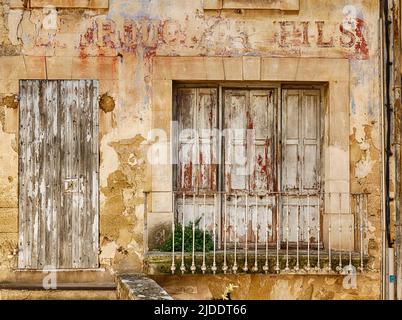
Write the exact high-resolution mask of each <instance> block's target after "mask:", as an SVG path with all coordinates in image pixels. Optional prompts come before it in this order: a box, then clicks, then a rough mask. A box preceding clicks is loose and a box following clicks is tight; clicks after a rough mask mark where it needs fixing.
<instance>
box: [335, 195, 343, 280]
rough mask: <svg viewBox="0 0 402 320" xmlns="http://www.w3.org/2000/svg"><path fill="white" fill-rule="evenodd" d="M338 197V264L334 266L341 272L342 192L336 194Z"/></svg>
mask: <svg viewBox="0 0 402 320" xmlns="http://www.w3.org/2000/svg"><path fill="white" fill-rule="evenodd" d="M338 197H339V212H338V224H339V225H338V232H339V233H338V242H339V243H338V246H339V264H338V267H337V268H336V269H337V271H338V272H342V269H343V267H342V218H341V214H342V212H341V211H342V193H339V194H338Z"/></svg>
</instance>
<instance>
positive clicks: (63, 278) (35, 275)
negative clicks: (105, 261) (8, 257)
mask: <svg viewBox="0 0 402 320" xmlns="http://www.w3.org/2000/svg"><path fill="white" fill-rule="evenodd" d="M52 272H54V277H55V279H56V281H57V283H59V284H61V283H114V282H115V280H114V277H113V276H112V275H111V274H110V272H109V271H107V270H105V269H77V270H70V269H69V270H55V271H52ZM49 273H50V272H49V271H46V272H44V271H42V270H14V271H8V272H7V271H5V272H1V273H0V283H27V284H28V283H33V284H42V281H43V279H44V278H45V277H46V276H48V275H49Z"/></svg>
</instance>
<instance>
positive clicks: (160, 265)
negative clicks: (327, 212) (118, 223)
mask: <svg viewBox="0 0 402 320" xmlns="http://www.w3.org/2000/svg"><path fill="white" fill-rule="evenodd" d="M331 254H332V256H331V266H332V272H333V273H335V274H336V273H339V272H338V271H337V267H338V266H339V252H335V251H332V252H331ZM223 257H224V254H223V251H217V252H216V256H215V259H216V266H217V268H218V270H217V273H222V266H223ZM296 257H297V255H296V250H290V251H289V257H288V262H289V268H290V272H289V273H296V272H295V271H294V267H295V265H296ZM236 258H237V259H236V260H237V265H238V270H237V273H244V271H243V270H242V269H243V266H244V253H243V252H237V255H236ZM194 260H195V265H196V266H197V270H196V271H195V273H196V274H201V273H202V272H201V270H200V268H199V266H201V265H202V260H203V255H202V253H199V252H197V253H195V259H194ZM307 260H308V255H307V251H304V250H303V251H302V250H300V252H299V266H300V271H299V272H298V273H300V274H328V270H327V269H328V261H329V255H328V252H326V251H322V252H320V267H321V270H319V271H317V270H315V267H316V265H317V252H316V251H313V252H310V268H311V269H310V271H309V272H307V271H306V270H305V267H306V265H307ZM205 261H206V265H207V271H206V273H208V274H210V273H212V272H211V265H212V261H213V253H212V252H208V253H206V254H205ZM226 261H227V265H228V271H227V272H228V273H232V271H231V268H232V266H233V261H234V253H233V252H232V251H228V252H227V253H226ZM175 262H176V263H175V265H176V271H175V274H181V271H180V265H181V253H180V252H176V253H175ZM254 262H255V256H254V252H251V251H249V254H248V269H249V271H248V272H247V273H264V271H263V269H262V267H263V266H264V265H265V252H260V253H258V254H257V264H258V272H253V271H252V268H253V266H254ZM368 262H369V257H368V256H367V255H365V256H364V257H363V263H364V270H366V266H367V264H368ZM184 263H185V266H186V272H185V274H191V271H190V266H191V263H192V254H191V252H186V253H185V254H184ZM268 265H269V271H268V273H269V274H276V271H275V267H276V252H274V251H270V253H269V257H268ZM279 265H280V269H281V271H280V274H283V273H284V269H285V266H286V252H285V250H281V251H280V252H279ZM347 265H349V252H342V266H347ZM352 265H353V266H354V267H355V268H356V270H357V271H359V267H360V253H359V252H352ZM171 266H172V253H171V252H160V251H149V252H148V253H147V255H146V256H145V262H144V268H145V270H144V271H145V273H147V274H150V275H158V274H172V271H171Z"/></svg>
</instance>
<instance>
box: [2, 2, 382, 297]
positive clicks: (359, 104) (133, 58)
mask: <svg viewBox="0 0 402 320" xmlns="http://www.w3.org/2000/svg"><path fill="white" fill-rule="evenodd" d="M9 4H10V1H9V0H1V1H0V45H1V46H0V101H4V103H2V104H1V105H0V141H1V143H0V269H3V270H5V269H6V270H10V269H11V268H15V267H16V255H17V253H18V251H17V243H18V242H17V236H18V226H17V219H18V212H17V211H18V210H17V206H18V204H17V200H18V192H17V187H18V168H17V166H18V154H17V151H18V148H17V146H18V144H17V125H18V124H17V109H13V108H11V107H10V105H5V104H6V101H9V100H10V99H8V100H7V99H6V100H3V98H4V97H7V96H10V95H12V94H18V79H27V78H30V79H43V78H46V77H48V78H49V79H69V78H73V79H77V78H95V79H99V80H100V86H101V89H100V93H101V94H103V93H107V94H108V95H110V96H111V97H113V98H114V100H115V107H114V109H113V110H112V111H110V112H107V113H105V112H103V111H101V115H100V117H101V118H100V127H101V141H100V151H101V167H100V184H101V185H100V207H101V212H100V233H101V237H100V245H101V252H100V261H101V264H102V265H103V266H110V267H112V268H113V269H114V270H119V271H122V270H130V271H140V270H141V269H142V262H143V258H144V257H143V216H144V212H143V211H144V206H143V203H144V195H143V191H144V190H147V189H149V188H150V186H151V177H150V175H149V166H147V163H146V154H147V148H148V145H149V143H148V142H149V141H148V131H149V129H150V128H151V112H150V110H151V103H152V100H151V97H152V67H153V66H152V58H153V57H154V56H232V57H240V56H244V55H248V56H263V57H279V58H280V57H307V58H308V57H315V58H317V57H322V58H347V59H349V60H350V74H351V76H350V88H349V89H350V173H351V177H350V179H351V185H350V190H351V191H352V192H359V191H368V192H370V193H371V195H370V197H369V201H370V203H369V208H370V212H369V222H370V228H369V230H370V236H369V238H370V241H369V248H370V252H369V253H370V256H371V259H370V263H369V267H370V268H371V269H372V273H373V274H378V273H379V267H380V261H381V260H380V248H381V243H380V209H381V207H380V168H381V158H380V139H381V137H380V134H381V130H380V126H381V123H380V104H379V102H380V96H379V64H378V57H379V46H378V37H379V35H378V12H379V8H378V4H377V1H363V0H360V1H359V0H356V1H342V0H337V1H329V0H328V1H322V0H301V1H300V11H299V12H295V11H288V12H281V11H270V10H250V11H233V10H224V11H214V10H211V11H204V10H203V9H202V1H201V0H195V1H187V0H176V1H174V5H172V1H170V0H139V1H131V0H111V1H110V5H109V10H102V9H96V10H90V9H60V10H58V11H57V17H56V18H55V19H53V18H54V16H52V13H49V12H48V11H46V10H42V9H40V8H39V9H32V10H22V9H13V8H10V6H9ZM351 15H352V16H353V17H354V18H353V19H352V20H350V19H349V20H348V17H350V16H351ZM346 25H348V26H350V28H349V29H348V28H345V26H346ZM311 80H314V79H311ZM147 141H148V142H147ZM151 237H152V235H151ZM279 278H281V279H282V276H279V277H278V279H279ZM239 279H240V278H239ZM309 279H310V278H309V277H307V276H306V277H305V278H304V279H303V280H298V281H302V282H303V283H304V282H307V283H309V281H310V280H309ZM376 279H377V278H376ZM281 281H282V280H281ZM283 281H285V280H283ZM311 281H312V282H314V281H320V284H319V286H321V285H323V286H324V287H325V286H327V283H326V280H325V279H324V280H313V279H312V278H311ZM331 281H332V280H331ZM257 282H258V281H257ZM362 283H366V280H362ZM279 285H280V283H279V282H278V284H275V286H279ZM367 286H369V287H370V288H372V289H367V290H366V289H364V290H363V289H362V290H363V291H364V292H366V291H370V290H372V292H370V293H367V292H366V293H363V292H362V293H361V294H362V297H368V296H370V297H374V298H375V297H379V295H380V289H379V286H380V282H379V279H377V280H370V281H367ZM328 288H329V289H328V290H329V291H336V290H338V289H336V286H329V285H328ZM330 288H332V289H330ZM277 289H278V290H279V289H280V288H279V287H278V288H277ZM322 290H324V289H322ZM256 292H257V291H256ZM278 292H279V291H278ZM275 294H278V293H275ZM275 294H273V293H272V295H271V296H270V297H276V296H275ZM292 294H293V295H296V296H297V295H298V294H297V293H296V292H295V293H292ZM300 294H301V295H303V294H304V293H303V290H300ZM292 297H293V296H292ZM314 297H315V298H320V296H319V294H318V293H317V294H316V295H314ZM328 297H332V298H341V297H342V295H340V294H335V293H334V294H332V293H331V294H329V296H328Z"/></svg>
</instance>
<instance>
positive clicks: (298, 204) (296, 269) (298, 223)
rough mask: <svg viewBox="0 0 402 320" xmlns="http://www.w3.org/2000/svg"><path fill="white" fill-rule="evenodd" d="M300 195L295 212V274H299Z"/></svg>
mask: <svg viewBox="0 0 402 320" xmlns="http://www.w3.org/2000/svg"><path fill="white" fill-rule="evenodd" d="M300 197H301V196H300V193H299V195H298V197H297V212H296V232H297V236H296V266H295V268H294V270H295V272H299V269H300V268H299V234H300V208H301V205H300Z"/></svg>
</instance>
